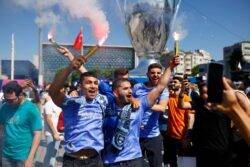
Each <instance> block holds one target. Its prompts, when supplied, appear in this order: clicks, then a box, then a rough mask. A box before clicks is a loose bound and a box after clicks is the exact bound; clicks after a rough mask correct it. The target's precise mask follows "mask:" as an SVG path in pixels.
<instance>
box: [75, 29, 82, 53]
mask: <svg viewBox="0 0 250 167" xmlns="http://www.w3.org/2000/svg"><path fill="white" fill-rule="evenodd" d="M82 39H83V35H82V30H81V31H80V32H79V33H78V35H77V37H76V39H75V42H74V44H73V48H74V49H76V50H77V51H81V49H82Z"/></svg>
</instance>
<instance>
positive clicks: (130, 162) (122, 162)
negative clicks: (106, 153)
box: [104, 158, 143, 167]
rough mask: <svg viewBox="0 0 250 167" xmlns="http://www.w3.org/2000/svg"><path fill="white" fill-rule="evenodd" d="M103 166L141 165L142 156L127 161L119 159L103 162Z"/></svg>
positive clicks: (124, 166)
mask: <svg viewBox="0 0 250 167" xmlns="http://www.w3.org/2000/svg"><path fill="white" fill-rule="evenodd" d="M104 166H105V167H143V160H142V158H136V159H133V160H128V161H121V162H117V163H113V164H105V165H104Z"/></svg>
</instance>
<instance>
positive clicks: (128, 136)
mask: <svg viewBox="0 0 250 167" xmlns="http://www.w3.org/2000/svg"><path fill="white" fill-rule="evenodd" d="M59 51H60V52H61V53H62V54H64V55H65V56H66V57H68V58H69V60H70V63H69V65H68V66H67V67H66V68H64V69H63V70H62V71H61V72H60V74H59V75H57V76H56V77H55V79H54V81H53V82H52V83H50V84H47V85H46V86H44V87H43V88H42V89H38V88H37V87H35V85H34V84H33V82H32V81H31V80H26V81H25V82H24V83H22V84H18V83H17V82H16V81H10V82H9V83H7V84H6V85H4V86H3V87H2V90H1V98H0V99H1V101H0V123H1V127H2V128H1V129H2V135H1V137H2V141H1V142H2V160H1V163H2V166H13V167H14V166H15V167H16V166H25V167H29V166H32V165H33V164H34V163H33V159H34V157H35V153H36V150H37V148H38V146H39V143H40V140H41V138H42V139H43V140H45V141H46V148H47V151H46V154H45V156H44V159H43V166H45V167H47V166H56V157H57V155H58V154H57V151H58V149H59V146H60V145H61V146H62V145H63V146H64V150H65V153H64V156H63V166H65V167H67V166H70V167H71V166H90V167H91V166H93V167H97V166H98V167H99V166H117V167H118V166H119V167H123V166H135V167H137V166H138V167H140V166H146V165H148V166H151V167H161V166H163V165H166V166H170V167H177V166H178V163H177V162H178V157H180V156H190V157H195V158H196V166H197V167H211V166H220V167H222V166H223V167H231V166H232V167H236V166H237V167H245V166H249V165H250V151H249V144H250V100H249V98H250V89H249V88H244V89H243V88H242V87H241V89H242V90H238V89H237V88H236V87H234V86H233V83H231V82H230V81H229V80H227V79H225V78H224V79H223V84H224V91H223V101H222V103H221V104H212V103H209V102H207V85H206V81H201V82H199V83H190V82H189V80H188V79H187V77H186V76H184V77H181V76H174V75H173V69H174V68H175V66H177V65H178V58H176V57H175V58H173V60H171V61H170V63H169V64H168V66H167V67H165V69H164V70H163V68H162V66H161V65H159V64H152V65H150V66H149V67H148V71H147V74H145V75H147V77H148V81H147V82H145V83H136V84H135V83H133V84H131V82H130V81H129V72H128V70H126V69H117V70H116V71H115V74H114V80H113V82H112V83H113V84H112V85H110V84H109V83H105V82H100V81H98V78H97V76H96V75H95V74H94V73H93V72H88V71H87V69H86V68H84V66H82V63H83V62H84V61H85V60H83V59H82V58H74V56H73V55H72V54H71V53H70V52H69V51H68V50H67V49H66V48H64V47H61V48H60V49H59ZM75 70H80V71H81V73H82V74H81V76H80V78H79V82H78V84H77V85H73V86H71V85H69V84H66V83H65V81H66V80H67V77H68V76H69V75H70V73H71V72H73V71H75Z"/></svg>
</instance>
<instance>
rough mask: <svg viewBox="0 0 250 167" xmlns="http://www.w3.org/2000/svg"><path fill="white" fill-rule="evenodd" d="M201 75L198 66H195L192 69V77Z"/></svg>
mask: <svg viewBox="0 0 250 167" xmlns="http://www.w3.org/2000/svg"><path fill="white" fill-rule="evenodd" d="M199 73H200V71H199V66H198V65H197V66H195V67H193V68H192V69H191V75H192V76H196V75H198V74H199Z"/></svg>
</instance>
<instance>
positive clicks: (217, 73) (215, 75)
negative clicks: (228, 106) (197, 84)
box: [207, 63, 223, 103]
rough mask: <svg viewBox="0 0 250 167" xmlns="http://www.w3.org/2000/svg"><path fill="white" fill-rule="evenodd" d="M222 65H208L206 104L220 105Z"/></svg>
mask: <svg viewBox="0 0 250 167" xmlns="http://www.w3.org/2000/svg"><path fill="white" fill-rule="evenodd" d="M222 77H223V65H222V64H220V63H210V64H209V65H208V78H207V88H208V99H207V101H208V102H211V103H221V101H222V93H223V81H222Z"/></svg>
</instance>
